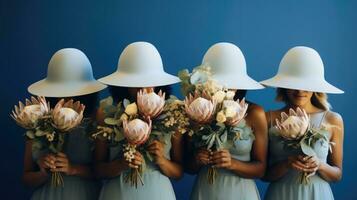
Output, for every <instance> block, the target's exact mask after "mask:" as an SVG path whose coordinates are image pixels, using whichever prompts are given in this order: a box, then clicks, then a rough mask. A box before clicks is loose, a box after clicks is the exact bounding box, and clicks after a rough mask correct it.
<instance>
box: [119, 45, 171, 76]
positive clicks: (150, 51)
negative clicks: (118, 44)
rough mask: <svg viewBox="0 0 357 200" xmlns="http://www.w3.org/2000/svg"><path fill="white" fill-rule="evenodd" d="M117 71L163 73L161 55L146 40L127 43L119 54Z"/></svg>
mask: <svg viewBox="0 0 357 200" xmlns="http://www.w3.org/2000/svg"><path fill="white" fill-rule="evenodd" d="M117 71H118V72H121V73H128V74H148V73H149V74H155V73H163V72H164V67H163V64H162V59H161V56H160V54H159V52H158V50H157V49H156V48H155V46H154V45H152V44H150V43H148V42H134V43H131V44H129V45H128V46H127V47H125V49H124V50H123V52H122V53H121V54H120V57H119V61H118V69H117Z"/></svg>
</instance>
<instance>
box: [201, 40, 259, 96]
mask: <svg viewBox="0 0 357 200" xmlns="http://www.w3.org/2000/svg"><path fill="white" fill-rule="evenodd" d="M202 65H207V66H210V67H211V70H212V77H213V78H214V79H215V80H217V81H218V82H219V83H221V84H222V85H224V86H225V87H227V88H229V89H241V90H255V89H262V88H264V87H263V86H262V85H261V84H259V83H258V82H257V81H255V80H253V79H252V78H250V77H249V76H248V74H247V67H246V63H245V58H244V55H243V53H242V51H241V50H240V49H239V48H238V47H237V46H236V45H234V44H231V43H227V42H221V43H217V44H214V45H213V46H211V47H210V48H209V49H208V50H207V52H206V54H205V55H204V57H203V60H202Z"/></svg>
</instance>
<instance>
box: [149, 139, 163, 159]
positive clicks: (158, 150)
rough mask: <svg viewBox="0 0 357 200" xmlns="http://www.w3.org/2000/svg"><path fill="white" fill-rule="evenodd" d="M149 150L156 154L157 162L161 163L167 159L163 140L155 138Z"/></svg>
mask: <svg viewBox="0 0 357 200" xmlns="http://www.w3.org/2000/svg"><path fill="white" fill-rule="evenodd" d="M147 150H148V152H149V153H151V154H152V155H153V156H154V158H155V163H156V164H160V163H162V161H164V160H166V158H165V155H164V144H163V143H162V142H160V141H158V140H154V141H153V142H152V143H151V144H150V145H149V146H148V148H147Z"/></svg>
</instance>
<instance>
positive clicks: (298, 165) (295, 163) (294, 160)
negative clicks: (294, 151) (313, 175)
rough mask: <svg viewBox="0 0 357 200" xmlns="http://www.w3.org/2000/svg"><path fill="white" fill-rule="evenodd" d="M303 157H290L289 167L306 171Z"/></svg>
mask: <svg viewBox="0 0 357 200" xmlns="http://www.w3.org/2000/svg"><path fill="white" fill-rule="evenodd" d="M302 159H303V156H289V157H288V160H287V162H288V167H290V168H292V169H295V170H298V171H304V170H305V168H306V165H305V163H304V161H302Z"/></svg>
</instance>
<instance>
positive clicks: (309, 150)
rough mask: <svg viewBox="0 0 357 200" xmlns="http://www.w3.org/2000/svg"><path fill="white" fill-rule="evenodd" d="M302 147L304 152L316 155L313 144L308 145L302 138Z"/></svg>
mask: <svg viewBox="0 0 357 200" xmlns="http://www.w3.org/2000/svg"><path fill="white" fill-rule="evenodd" d="M300 147H301V150H302V152H303V153H304V154H306V155H308V156H314V155H316V153H315V151H314V149H313V148H312V147H311V146H309V145H307V144H306V143H305V141H304V140H301V142H300Z"/></svg>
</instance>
